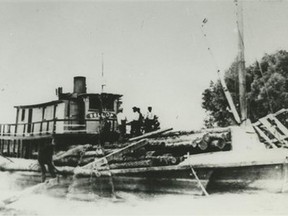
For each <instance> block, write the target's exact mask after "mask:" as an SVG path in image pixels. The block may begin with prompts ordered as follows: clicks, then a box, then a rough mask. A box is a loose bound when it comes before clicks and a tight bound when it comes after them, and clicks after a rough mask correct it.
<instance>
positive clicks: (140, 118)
mask: <svg viewBox="0 0 288 216" xmlns="http://www.w3.org/2000/svg"><path fill="white" fill-rule="evenodd" d="M137 112H138V113H139V120H138V124H137V126H138V127H137V128H136V135H137V136H140V135H141V134H142V128H143V123H144V117H143V115H142V113H141V110H140V108H139V107H137Z"/></svg>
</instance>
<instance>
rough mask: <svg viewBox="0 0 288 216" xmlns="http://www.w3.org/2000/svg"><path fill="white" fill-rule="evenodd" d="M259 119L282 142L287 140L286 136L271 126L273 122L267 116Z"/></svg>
mask: <svg viewBox="0 0 288 216" xmlns="http://www.w3.org/2000/svg"><path fill="white" fill-rule="evenodd" d="M259 121H260V122H261V123H262V124H263V125H264V126H265V127H266V128H267V130H268V131H269V132H270V133H271V134H272V135H273V136H274V137H275V138H276V139H277V140H278V141H279V142H280V143H282V144H283V141H284V140H285V138H287V137H285V136H283V135H282V134H280V133H279V132H278V131H277V130H276V129H275V128H273V127H272V126H271V123H270V122H268V120H267V118H261V119H259Z"/></svg>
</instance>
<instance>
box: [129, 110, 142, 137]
mask: <svg viewBox="0 0 288 216" xmlns="http://www.w3.org/2000/svg"><path fill="white" fill-rule="evenodd" d="M132 109H133V116H132V121H131V122H130V124H131V131H130V134H131V136H132V137H134V136H137V134H138V128H139V119H140V116H139V112H137V110H138V108H137V107H133V108H132Z"/></svg>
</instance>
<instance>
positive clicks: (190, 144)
mask: <svg viewBox="0 0 288 216" xmlns="http://www.w3.org/2000/svg"><path fill="white" fill-rule="evenodd" d="M230 147H231V132H230V130H225V131H223V130H221V131H212V132H211V131H208V132H201V133H192V132H191V133H187V134H181V135H178V134H176V135H175V134H173V133H172V132H170V134H169V136H163V137H159V138H157V139H150V140H149V145H148V146H147V148H148V149H156V150H158V151H166V152H174V153H177V152H179V154H183V153H185V152H186V153H187V152H190V153H191V154H193V153H203V152H211V151H222V150H226V149H229V148H230Z"/></svg>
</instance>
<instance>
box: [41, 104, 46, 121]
mask: <svg viewBox="0 0 288 216" xmlns="http://www.w3.org/2000/svg"><path fill="white" fill-rule="evenodd" d="M45 110H46V107H43V108H42V119H43V120H45Z"/></svg>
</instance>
